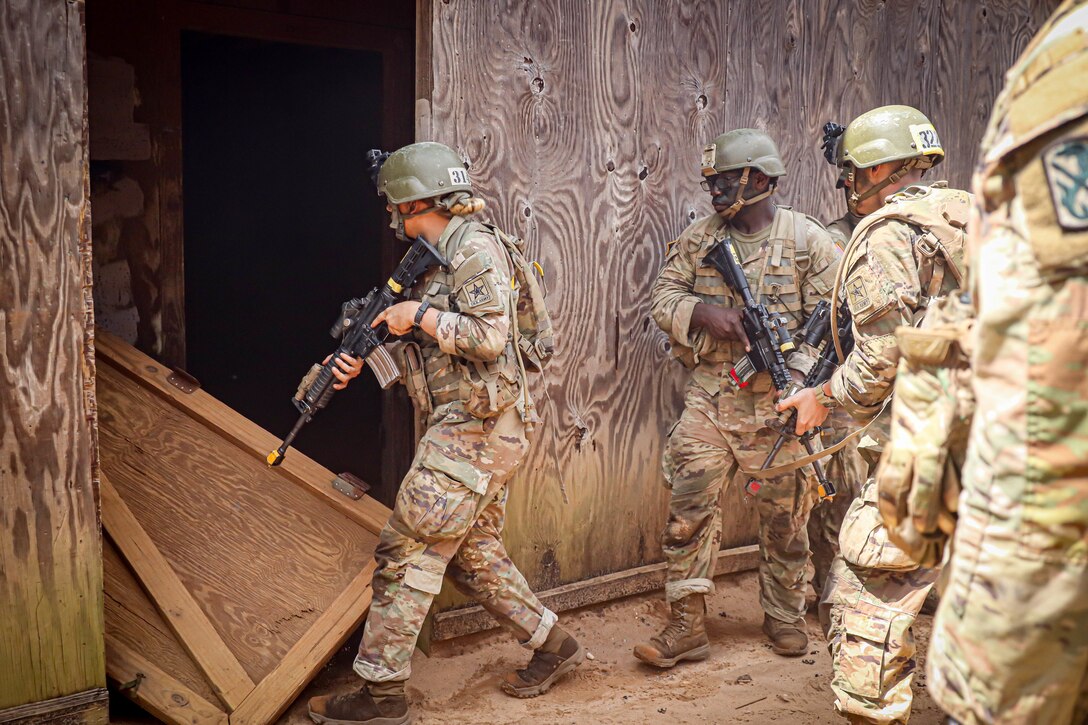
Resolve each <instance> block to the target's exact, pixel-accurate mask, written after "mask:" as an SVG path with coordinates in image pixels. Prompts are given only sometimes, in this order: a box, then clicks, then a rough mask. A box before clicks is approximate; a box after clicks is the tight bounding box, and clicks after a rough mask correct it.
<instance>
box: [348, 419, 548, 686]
mask: <svg viewBox="0 0 1088 725" xmlns="http://www.w3.org/2000/svg"><path fill="white" fill-rule="evenodd" d="M528 448H529V443H528V440H527V439H526V437H525V433H524V426H523V425H522V423H521V419H520V417H519V416H518V414H517V412H515V411H514V410H513V409H511V410H508V411H507V412H505V413H503V414H501V415H499V416H496V417H495V418H489V419H486V420H478V419H474V418H471V416H468V415H466V414H464V413H461V412H456V411H454V412H451V413H450V414H448V415H447V416H446V417H445V418H444V419H442V420H441V421H440V422H438V423H436V424H435V425H432V426H431V427H430V428H429V429H428V430H427V432H426V433H425V434H424V435H423V438H422V439H421V440H420V443H419V447H418V448H417V450H416V458H415V461H414V462H413V464H412V468H411V470H409V472H408V475H407V476H405V478H404V481H403V482H402V483H401V486H400V491H399V492H398V494H397V500H396V504H395V505H394V507H393V515H392V516H391V517H390V519H389V522H388V523H387V524H386V526H385V528H384V529H382V533H381V537H380V539H379V542H378V548H377V550H376V551H375V558H376V559H377V562H378V568H377V570H376V571H375V573H374V580H373V590H374V599H373V602H372V604H371V605H370V613H369V615H368V616H367V620H366V627H365V628H364V630H363V639H362V641H361V642H360V644H359V654H358V655H357V656H356V658H355V664H354V670H355V672H356V673H357V674H358V675H359V676H360V677H363V678H364V679H366V680H369V681H371V682H384V681H387V680H405V679H408V676H409V675H410V674H411V659H412V652H413V651H414V650H415V645H416V639H417V638H418V637H419V631H420V628H421V627H422V626H423V620H424V619H425V618H426V616H427V612H428V610H429V609H430V607H431V602H432V601H433V600H434V597H435V595H437V594H438V593H439V592H440V591H441V589H442V581H443V577H448V578H449V579H450V580H451V581H452V582H453V584H454V585H455V586H456V587H457V588H458V589H459V590H460V591H462V592H464V593H465V594H467V595H469V596H471V597H472V598H473V599H475V600H476V601H477V602H479V603H480V604H481V605H482V606H483V607H484V608H485V609H486V610H487V611H488V612H490V613H491V615H492V616H494V617H495V618H496V619H497V620H498V621H499V622H500V623H501V624H502V625H503V626H505V627H506V628H507V629H509V630H510V631H511V632H512V633H513V634H514V635H515V636H516V637H517V638H518V640H519V641H520V642H521V643H522V645H523V646H525V647H527V648H529V649H535V648H537V647H539V646H540V645H541V644H543V642H544V640H545V638H546V637H547V636H548V632H549V631H550V630H551V627H552V625H553V624H555V622H556V616H555V614H554V613H552V612H551V611H550V610H548V609H546V608H545V607H544V606H543V605H542V604H541V603H540V600H538V599H537V598H536V595H534V594H533V592H532V591H531V590H530V589H529V585H528V584H527V583H526V581H525V578H524V577H523V576H522V575H521V572H519V571H518V569H517V567H516V566H514V563H513V562H512V561H511V560H510V557H509V556H508V555H507V553H506V548H505V547H504V546H503V543H502V528H503V521H504V518H505V511H506V497H507V485H506V484H507V481H508V480H509V478H510V477H511V475H512V474H513V472H514V470H515V469H516V468H517V465H518V463H519V462H520V461H521V459H522V458H523V457H524V456H525V453H526V451H527V450H528Z"/></svg>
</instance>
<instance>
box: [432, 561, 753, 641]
mask: <svg viewBox="0 0 1088 725" xmlns="http://www.w3.org/2000/svg"><path fill="white" fill-rule="evenodd" d="M757 566H759V545H758V544H752V545H750V546H740V547H737V548H735V549H725V550H723V551H719V552H718V562H717V564H716V565H715V567H714V576H716V577H718V576H723V575H725V574H732V573H734V572H738V571H746V570H748V569H754V568H756V567H757ZM664 588H665V562H661V563H658V564H647V565H646V566H640V567H637V568H635V569H627V570H625V571H618V572H615V573H613V574H605V575H604V576H599V577H595V578H593V579H586V580H585V581H580V582H574V583H573V584H565V585H563V586H561V587H556V588H555V589H549V590H548V591H546V592H541V593H539V594H537V596H538V597H539V598H540V601H541V602H543V603H544V606H546V607H547V608H548V609H550V610H552V611H553V612H564V611H567V610H569V609H577V608H579V607H585V606H589V605H590V604H600V603H601V602H608V601H612V600H614V599H621V598H623V597H630V596H633V595H635V594H645V593H646V592H652V591H655V590H658V589H664ZM497 626H498V623H497V622H495V620H494V619H492V617H491V615H490V614H488V613H487V612H486V611H485V610H484V608H483V607H481V606H479V605H474V606H470V607H463V608H461V609H452V610H450V611H448V612H439V613H438V614H436V615H434V632H433V633H432V635H431V639H432V640H434V641H440V640H444V639H453V638H454V637H462V636H464V635H466V634H473V633H475V632H484V631H486V630H489V629H493V628H495V627H497Z"/></svg>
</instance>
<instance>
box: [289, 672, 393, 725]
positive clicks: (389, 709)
mask: <svg viewBox="0 0 1088 725" xmlns="http://www.w3.org/2000/svg"><path fill="white" fill-rule="evenodd" d="M309 708H310V719H311V720H313V721H314V722H315V723H318V725H357V724H359V725H362V724H364V723H365V725H405V724H406V723H408V722H410V721H411V718H410V717H409V715H408V698H407V697H406V696H405V694H404V681H403V680H401V681H399V682H364V683H363V686H362V687H360V688H359V689H358V690H356V691H355V692H348V693H346V694H343V695H322V696H320V697H312V698H310V706H309Z"/></svg>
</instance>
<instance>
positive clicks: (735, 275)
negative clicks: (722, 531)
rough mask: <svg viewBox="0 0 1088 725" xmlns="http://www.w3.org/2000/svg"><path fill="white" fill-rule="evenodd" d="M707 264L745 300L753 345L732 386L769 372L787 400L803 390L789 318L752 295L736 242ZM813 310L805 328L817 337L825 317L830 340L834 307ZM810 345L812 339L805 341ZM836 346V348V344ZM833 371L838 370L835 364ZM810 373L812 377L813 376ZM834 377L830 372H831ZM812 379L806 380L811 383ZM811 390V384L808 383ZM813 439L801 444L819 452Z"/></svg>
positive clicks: (725, 242)
mask: <svg viewBox="0 0 1088 725" xmlns="http://www.w3.org/2000/svg"><path fill="white" fill-rule="evenodd" d="M703 264H704V265H707V266H712V267H714V268H715V269H716V270H718V273H719V274H721V276H722V277H723V278H724V279H725V283H726V284H727V285H728V286H729V288H730V289H732V290H733V291H734V292H737V293H739V294H740V296H741V299H742V300H743V301H744V315H743V317H742V319H741V321H742V323H743V325H744V334H745V335H747V336H748V342H749V344H750V345H751V348H752V349H751V350H750V351H749V352H748V354H747V355H745V356H744V357H743V358H741V359H740V360H739V361H738V362H735V363H734V364H733V367H732V368H731V369H730V371H729V377H730V379H731V380H732V383H733V384H734V385H735V386H736V387H738V388H744V387H746V386H747V385H748V381H749V380H750V379H751V378H752V376H753V375H755V374H756V373H760V372H764V371H766V372H768V373H770V376H771V382H772V383H773V384H774V387H775V389H776V390H778V391H779V392H780V393H781V394H782V396H783V397H787V396H789V395H792V394H793V393H794V392H796V391H797V390H799V389H800V388H799V387H798V386H797V385H796V384H794V382H793V378H792V377H791V376H790V371H789V368H787V367H786V358H785V355H786V354H787V353H789V352H792V351H793V350H794V348H795V345H794V343H793V338H792V337H791V336H790V333H789V330H788V329H787V327H786V318H784V317H782V316H780V315H772V314H771V313H770V312H768V311H767V308H766V307H765V306H764V305H763V304H761V303H759V302H756V300H755V298H754V297H753V295H752V290H751V288H750V287H749V286H748V278H747V277H745V276H744V270H743V269H742V268H741V265H740V257H738V256H737V250H736V248H735V247H734V246H733V243H732V242H731V241H730V240H729V239H728V238H725V239H722V240H720V241H718V243H717V244H715V245H714V246H713V247H711V249H710V251H709V252H707V254H706V257H704V258H703ZM820 304H821V305H823V307H822V308H821V307H820V305H817V306H816V309H815V310H813V314H812V315H811V316H810V317H809V320H808V321H806V323H805V327H806V328H808V327H809V323H810V322H812V323H813V330H812V331H811V332H810V333H809V334H810V336H811V335H815V334H816V332H817V331H818V330H816V329H815V328H816V323H817V321H818V320H819V318H817V313H820V314H821V315H822V318H823V319H826V322H825V323H824V324H823V327H824V330H823V332H822V334H820V339H823V338H824V337H826V334H827V331H828V330H830V327H831V325H830V311H831V305H830V304H828V303H826V302H821V303H820ZM805 340H806V342H807V341H808V338H807V337H806V338H805ZM832 347H834V346H833V345H832ZM817 367H820V365H819V363H817V365H816V366H814V367H813V370H815V369H816V368H817ZM831 370H834V365H832V367H831ZM811 374H812V373H811V371H810V374H809V375H810V376H811ZM827 374H828V375H830V372H828V373H827ZM807 379H808V378H806V381H807ZM806 387H807V383H806ZM790 419H791V420H794V419H795V415H794V416H791V418H790ZM785 431H786V429H782V430H780V431H779V438H778V441H777V442H776V443H775V446H774V448H773V449H772V451H771V454H770V456H769V457H768V459H767V461H765V462H764V464H763V468H764V469H766V468H768V467H769V465H770V462H773V461H774V457H775V456H776V455H778V451H779V449H781V448H782V444H783V443H784V442H785V439H786V437H787V436H788V433H786V432H785ZM810 432H811V431H810ZM812 438H813V436H811V435H807V436H802V437H801V443H802V444H803V445H804V446H805V450H806V451H808V453H809V454H813V453H815V452H816V450H815V447H814V446H813V443H812ZM812 467H813V469H815V471H816V480H817V482H818V484H819V486H818V491H819V494H820V497H821V498H831V497H832V496H834V495H835V486H834V484H832V483H831V481H830V480H828V478H827V476H826V474H825V473H824V470H823V466H822V465H821V464H820V462H819V461H813V462H812ZM761 487H762V484H760V482H759V481H758V480H757V479H755V478H752V479H749V481H748V483H747V484H746V485H745V487H744V490H745V491H747V492H748V494H749V495H753V496H754V495H755V494H756V493H758V492H759V489H760V488H761Z"/></svg>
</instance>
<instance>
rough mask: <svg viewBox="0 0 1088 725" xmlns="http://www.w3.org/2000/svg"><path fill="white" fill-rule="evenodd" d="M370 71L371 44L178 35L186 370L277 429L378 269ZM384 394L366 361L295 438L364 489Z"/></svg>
mask: <svg viewBox="0 0 1088 725" xmlns="http://www.w3.org/2000/svg"><path fill="white" fill-rule="evenodd" d="M382 76H383V73H382V56H381V55H380V54H378V53H374V52H368V51H364V50H352V49H344V48H335V47H319V46H312V45H302V44H296V43H285V42H272V41H267V40H259V39H253V38H242V37H234V36H229V35H216V34H210V33H204V32H195V31H185V32H183V33H182V37H181V85H182V89H181V91H182V129H183V142H182V162H183V167H182V172H183V173H182V177H183V179H184V260H185V262H184V268H185V272H184V279H185V294H184V298H185V345H186V368H187V370H188V371H189V372H190V373H192V374H193V375H194V376H195V377H196V378H197V379H198V380H200V381H201V385H202V386H203V387H204V389H205V390H207V391H208V392H209V393H211V394H212V395H214V396H215V397H217V398H219V399H220V400H222V401H223V402H224V403H226V404H227V405H229V406H230V407H232V408H234V409H235V410H237V411H238V412H240V413H241V414H242V415H244V416H246V417H247V418H249V419H251V420H253V421H255V422H256V423H258V424H259V425H261V426H262V427H263V428H265V429H267V430H269V431H271V432H273V433H274V434H276V435H279V436H282V435H284V434H286V432H287V431H288V430H289V429H290V427H291V426H292V425H293V423H294V422H295V420H296V419H297V417H298V412H297V411H296V409H295V408H294V406H293V405H292V404H291V402H290V398H291V396H292V395H293V394H294V392H295V388H296V386H297V384H298V382H299V380H300V379H301V377H302V375H303V374H304V373H305V372H306V371H307V370H308V369H309V367H310V366H311V365H312V364H313V363H315V362H320V361H321V360H322V358H324V356H325V355H327V354H328V353H330V352H331V351H332V350H333V349H334V348H335V346H336V341H335V340H334V339H333V338H332V337H330V335H329V328H330V327H331V326H332V323H333V322H334V320H335V319H336V317H337V314H338V312H339V309H340V305H341V303H342V302H344V301H346V300H348V299H350V298H352V297H360V296H362V295H364V294H365V293H366V292H367V291H368V290H369V289H371V288H372V287H374V286H375V285H377V284H379V283H380V282H381V281H383V279H384V276H383V272H385V273H388V270H384V269H383V259H384V258H385V257H386V256H387V255H385V254H383V249H382V245H383V239H384V234H383V233H382V230H383V228H384V226H385V224H386V223H387V218H386V215H385V213H384V205H383V204H382V203H381V201H380V199H379V197H377V195H376V193H375V191H374V188H373V186H372V185H371V182H370V179H369V178H368V176H367V173H366V169H365V166H364V154H365V152H366V151H367V150H368V149H371V148H378V147H380V146H381V142H382V138H383V128H382V122H383V117H382V112H381V109H382V106H383V102H384V99H383V94H382ZM386 404H397V402H396V400H395V399H393V398H392V396H389V395H383V394H382V391H381V390H380V389H379V388H378V386H377V385H376V384H375V382H374V381H373V379H372V377H371V376H370V374H369V372H366V371H365V370H364V373H363V375H362V376H360V378H359V379H357V380H355V381H353V384H352V385H350V386H349V387H348V388H347V389H346V390H343V391H340V392H338V393H337V394H336V396H335V397H334V398H333V400H332V401H331V403H330V405H329V407H328V408H326V409H325V410H323V411H321V412H320V413H318V414H317V415H316V416H315V418H314V420H313V421H312V422H311V423H310V424H309V425H308V426H307V427H306V428H305V429H304V430H303V432H302V433H301V434H300V435H299V438H298V440H297V441H296V447H297V449H298V450H300V451H302V452H304V453H306V454H307V455H309V456H310V457H312V458H314V459H316V460H318V461H319V462H321V463H322V464H323V465H325V466H326V467H328V468H330V469H332V470H333V471H334V472H337V473H339V472H343V471H348V472H351V473H353V474H355V475H357V476H360V477H361V478H362V479H363V480H365V481H368V482H371V483H372V484H375V485H376V484H377V483H378V482H379V481H381V480H382V462H383V461H382V451H383V447H384V446H385V445H386V444H387V443H388V441H387V440H384V439H385V438H386V437H387V436H386V434H387V431H386V430H385V429H384V426H383V424H382V423H383V405H386ZM381 488H382V489H384V488H385V487H384V486H383V487H381ZM392 493H393V492H390V491H385V490H382V491H374V492H372V495H375V497H376V498H379V499H381V500H384V501H385V502H387V503H389V502H390V501H391V499H392Z"/></svg>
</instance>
